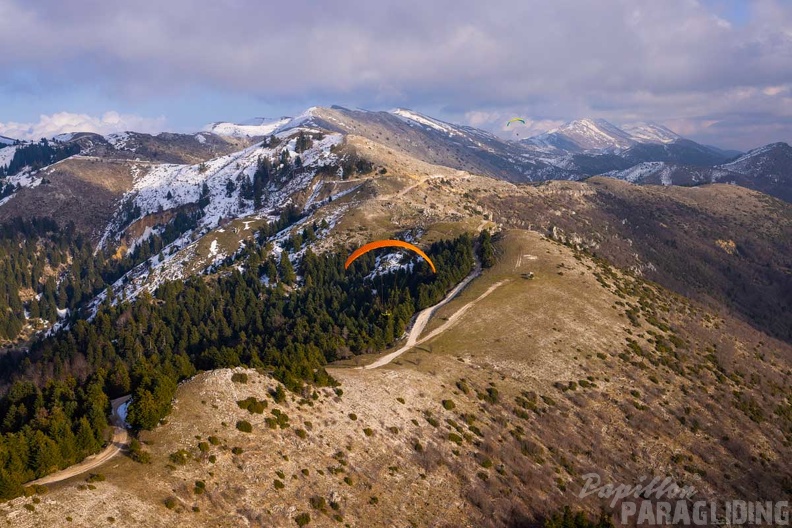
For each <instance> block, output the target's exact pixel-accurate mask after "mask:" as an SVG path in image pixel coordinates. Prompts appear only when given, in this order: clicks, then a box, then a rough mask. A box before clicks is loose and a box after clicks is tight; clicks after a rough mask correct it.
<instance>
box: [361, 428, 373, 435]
mask: <svg viewBox="0 0 792 528" xmlns="http://www.w3.org/2000/svg"><path fill="white" fill-rule="evenodd" d="M363 434H365V435H366V436H372V435H373V434H374V431H372V430H371V428H370V427H366V428H365V429H363Z"/></svg>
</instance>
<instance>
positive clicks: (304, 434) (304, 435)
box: [295, 429, 308, 440]
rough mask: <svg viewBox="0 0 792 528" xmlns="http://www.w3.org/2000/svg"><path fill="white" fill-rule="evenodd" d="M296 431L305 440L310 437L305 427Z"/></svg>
mask: <svg viewBox="0 0 792 528" xmlns="http://www.w3.org/2000/svg"><path fill="white" fill-rule="evenodd" d="M295 433H297V436H299V437H300V438H302V439H303V440H305V439H306V438H307V437H308V433H306V432H305V429H297V430H295Z"/></svg>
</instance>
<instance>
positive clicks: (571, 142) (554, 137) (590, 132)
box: [526, 118, 635, 152]
mask: <svg viewBox="0 0 792 528" xmlns="http://www.w3.org/2000/svg"><path fill="white" fill-rule="evenodd" d="M526 141H527V142H529V143H532V144H533V145H535V146H537V147H540V148H542V149H545V150H551V151H552V150H566V151H568V152H584V151H587V150H621V149H626V148H629V147H630V146H632V145H633V144H634V143H635V140H634V139H633V138H632V137H631V136H630V135H629V134H628V133H627V132H625V131H624V130H622V129H620V128H619V127H617V126H616V125H614V124H612V123H609V122H608V121H606V120H604V119H597V118H583V119H576V120H574V121H570V122H569V123H565V124H563V125H561V126H560V127H558V128H556V129H553V130H550V131H549V132H545V133H544V134H540V135H538V136H534V137H532V138H529V139H527V140H526Z"/></svg>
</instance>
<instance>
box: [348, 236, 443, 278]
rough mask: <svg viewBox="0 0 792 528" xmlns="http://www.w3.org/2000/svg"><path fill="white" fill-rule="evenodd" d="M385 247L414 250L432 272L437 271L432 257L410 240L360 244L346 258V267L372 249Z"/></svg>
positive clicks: (377, 241)
mask: <svg viewBox="0 0 792 528" xmlns="http://www.w3.org/2000/svg"><path fill="white" fill-rule="evenodd" d="M383 247H400V248H405V249H409V250H411V251H414V252H416V253H418V255H420V256H421V258H422V259H424V260H425V261H426V262H427V264H429V267H430V268H432V272H434V273H437V270H436V269H435V265H434V262H432V259H430V258H429V257H428V256H427V255H426V253H424V252H423V251H421V249H420V248H419V247H417V246H414V245H412V244H410V243H409V242H402V241H401V240H376V241H374V242H369V243H368V244H366V245H364V246H360V247H359V248H357V249H356V250H355V251H354V252H353V253H352V254H351V255H349V258H348V259H346V262H344V269H347V268H348V267H349V265H350V264H352V263H353V262H354V261H355V259H356V258H358V257H359V256H360V255H363V254H365V253H368V252H369V251H371V250H372V249H378V248H383Z"/></svg>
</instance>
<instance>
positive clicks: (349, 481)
mask: <svg viewBox="0 0 792 528" xmlns="http://www.w3.org/2000/svg"><path fill="white" fill-rule="evenodd" d="M344 482H345V483H346V484H347V486H352V485H353V484H354V482H353V481H352V477H350V476H346V477H344Z"/></svg>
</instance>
